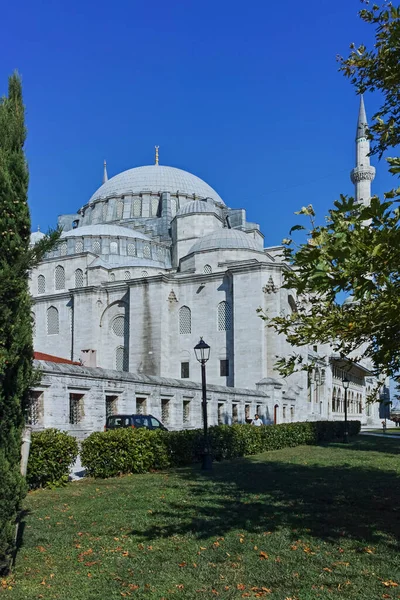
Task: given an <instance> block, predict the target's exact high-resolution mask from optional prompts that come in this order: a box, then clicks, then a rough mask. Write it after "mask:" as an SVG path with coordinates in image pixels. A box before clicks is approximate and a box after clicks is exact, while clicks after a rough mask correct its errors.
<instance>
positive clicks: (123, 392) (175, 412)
mask: <svg viewBox="0 0 400 600" xmlns="http://www.w3.org/2000/svg"><path fill="white" fill-rule="evenodd" d="M35 366H36V367H37V368H39V369H40V371H41V373H42V379H41V382H40V385H38V386H36V387H35V388H34V389H33V390H32V397H33V399H32V410H31V421H32V426H33V429H43V428H47V427H56V428H58V429H61V430H63V431H68V432H69V433H71V434H72V435H74V436H76V437H77V438H79V439H84V438H85V437H86V436H87V435H89V434H90V433H92V432H93V431H102V430H103V428H104V424H105V421H106V411H108V412H110V413H111V412H113V413H136V412H143V413H144V414H152V415H154V416H155V417H157V418H159V419H160V420H161V421H162V422H163V423H164V424H165V425H166V427H168V429H172V430H174V429H175V430H176V429H194V428H196V427H202V424H203V421H202V408H201V385H200V384H199V383H196V382H193V381H188V380H178V379H167V378H163V377H153V376H146V375H142V374H138V373H126V372H121V371H111V370H107V369H101V368H91V367H83V366H78V365H69V364H60V363H53V362H47V361H35ZM207 400H208V422H209V425H217V424H219V423H226V424H231V423H232V422H238V423H244V422H245V418H246V414H248V415H249V416H250V417H253V416H254V414H255V413H256V412H258V414H259V415H260V417H261V418H262V420H263V422H264V423H266V424H268V423H271V422H272V419H273V399H272V398H271V396H270V395H269V394H268V393H266V392H264V391H261V390H250V389H239V388H228V387H223V386H218V385H209V386H207Z"/></svg>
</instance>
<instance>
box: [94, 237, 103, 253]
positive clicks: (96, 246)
mask: <svg viewBox="0 0 400 600" xmlns="http://www.w3.org/2000/svg"><path fill="white" fill-rule="evenodd" d="M92 250H93V252H94V253H95V254H100V252H101V244H100V240H94V242H93V245H92Z"/></svg>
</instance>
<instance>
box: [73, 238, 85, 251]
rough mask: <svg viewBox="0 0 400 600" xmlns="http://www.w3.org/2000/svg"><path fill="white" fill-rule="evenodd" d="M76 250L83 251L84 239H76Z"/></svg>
mask: <svg viewBox="0 0 400 600" xmlns="http://www.w3.org/2000/svg"><path fill="white" fill-rule="evenodd" d="M75 252H76V253H78V252H83V241H82V240H76V242H75Z"/></svg>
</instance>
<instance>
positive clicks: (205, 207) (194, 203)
mask: <svg viewBox="0 0 400 600" xmlns="http://www.w3.org/2000/svg"><path fill="white" fill-rule="evenodd" d="M216 212H217V208H216V206H215V204H213V203H212V202H207V201H205V200H191V201H190V202H186V204H184V205H183V206H182V208H180V209H179V210H178V212H177V213H176V216H177V217H179V216H181V215H192V214H195V213H214V214H215V213H216Z"/></svg>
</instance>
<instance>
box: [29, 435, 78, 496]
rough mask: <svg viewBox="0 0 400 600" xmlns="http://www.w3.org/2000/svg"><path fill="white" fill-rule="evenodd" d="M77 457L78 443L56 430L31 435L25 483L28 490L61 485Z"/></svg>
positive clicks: (66, 479)
mask: <svg viewBox="0 0 400 600" xmlns="http://www.w3.org/2000/svg"><path fill="white" fill-rule="evenodd" d="M77 456H78V442H77V441H76V439H75V438H74V437H72V436H70V435H68V434H67V433H64V432H62V431H59V430H58V429H45V430H44V431H40V432H34V433H32V441H31V449H30V453H29V460H28V472H27V476H26V479H27V482H28V484H29V486H30V488H39V487H52V486H59V485H63V484H65V483H66V482H67V481H68V475H69V469H70V466H71V465H72V464H73V463H74V461H75V460H76V457H77Z"/></svg>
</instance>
